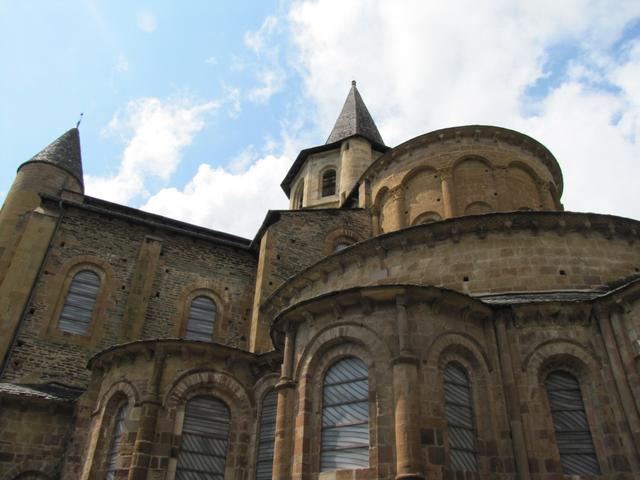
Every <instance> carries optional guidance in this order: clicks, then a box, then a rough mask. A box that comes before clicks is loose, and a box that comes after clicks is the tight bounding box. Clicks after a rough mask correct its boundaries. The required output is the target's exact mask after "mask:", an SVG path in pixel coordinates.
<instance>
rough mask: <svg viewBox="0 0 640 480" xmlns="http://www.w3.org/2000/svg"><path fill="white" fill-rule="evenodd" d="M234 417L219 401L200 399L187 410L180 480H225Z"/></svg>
mask: <svg viewBox="0 0 640 480" xmlns="http://www.w3.org/2000/svg"><path fill="white" fill-rule="evenodd" d="M230 423H231V417H230V415H229V409H228V408H227V406H226V405H225V404H224V403H223V402H222V401H221V400H218V399H217V398H214V397H209V396H197V397H193V398H192V399H190V400H189V401H188V402H187V404H186V406H185V409H184V423H183V424H182V445H181V447H180V452H179V453H178V465H177V467H176V477H175V478H176V480H190V479H199V478H202V479H204V478H213V479H217V480H223V479H224V464H225V459H226V458H227V446H228V444H229V425H230Z"/></svg>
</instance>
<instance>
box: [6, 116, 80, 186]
mask: <svg viewBox="0 0 640 480" xmlns="http://www.w3.org/2000/svg"><path fill="white" fill-rule="evenodd" d="M34 162H40V163H51V164H53V165H56V166H57V167H60V168H62V169H63V170H65V171H67V172H68V173H70V174H71V175H73V176H74V177H75V178H76V180H78V181H79V182H80V185H83V186H84V181H83V177H82V156H81V154H80V132H79V131H78V129H77V128H72V129H71V130H68V131H67V132H65V133H63V134H62V135H60V136H59V137H58V138H57V139H56V140H54V141H53V142H52V143H50V144H49V145H48V146H47V147H45V148H44V150H42V151H41V152H40V153H37V154H36V155H34V156H33V157H32V158H31V159H30V160H28V161H26V162H25V163H23V164H22V165H20V167H18V170H20V168H22V166H23V165H26V164H27V163H34Z"/></svg>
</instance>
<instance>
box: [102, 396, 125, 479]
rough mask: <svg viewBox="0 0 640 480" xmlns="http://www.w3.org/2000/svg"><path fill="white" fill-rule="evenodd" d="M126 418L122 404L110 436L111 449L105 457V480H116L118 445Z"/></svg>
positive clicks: (120, 442)
mask: <svg viewBox="0 0 640 480" xmlns="http://www.w3.org/2000/svg"><path fill="white" fill-rule="evenodd" d="M126 418H127V405H126V404H124V405H122V406H121V407H120V408H118V411H117V413H116V419H115V422H114V425H113V432H112V434H111V448H110V449H109V455H108V457H107V475H106V480H113V479H114V478H116V472H117V471H118V454H119V453H120V445H121V444H122V438H123V433H124V422H125V420H126Z"/></svg>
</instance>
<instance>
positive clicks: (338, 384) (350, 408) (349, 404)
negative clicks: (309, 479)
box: [320, 358, 369, 472]
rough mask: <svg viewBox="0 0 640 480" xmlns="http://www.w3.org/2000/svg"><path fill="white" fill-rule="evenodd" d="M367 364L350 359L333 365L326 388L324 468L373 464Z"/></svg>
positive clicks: (323, 438)
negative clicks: (370, 462)
mask: <svg viewBox="0 0 640 480" xmlns="http://www.w3.org/2000/svg"><path fill="white" fill-rule="evenodd" d="M368 378H369V376H368V369H367V366H366V365H365V363H364V362H363V361H362V360H360V359H358V358H346V359H344V360H340V361H339V362H337V363H336V364H335V365H333V366H332V367H331V368H330V369H329V370H328V371H327V374H326V375H325V377H324V384H323V388H322V447H321V455H320V470H321V471H323V472H324V471H329V470H338V469H351V468H366V467H368V466H369V380H368Z"/></svg>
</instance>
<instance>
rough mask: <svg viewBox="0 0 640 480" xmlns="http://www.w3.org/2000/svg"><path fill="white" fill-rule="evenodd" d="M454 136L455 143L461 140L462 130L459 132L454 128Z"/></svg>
mask: <svg viewBox="0 0 640 480" xmlns="http://www.w3.org/2000/svg"><path fill="white" fill-rule="evenodd" d="M455 138H456V143H460V142H461V141H462V132H460V130H456V133H455Z"/></svg>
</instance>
